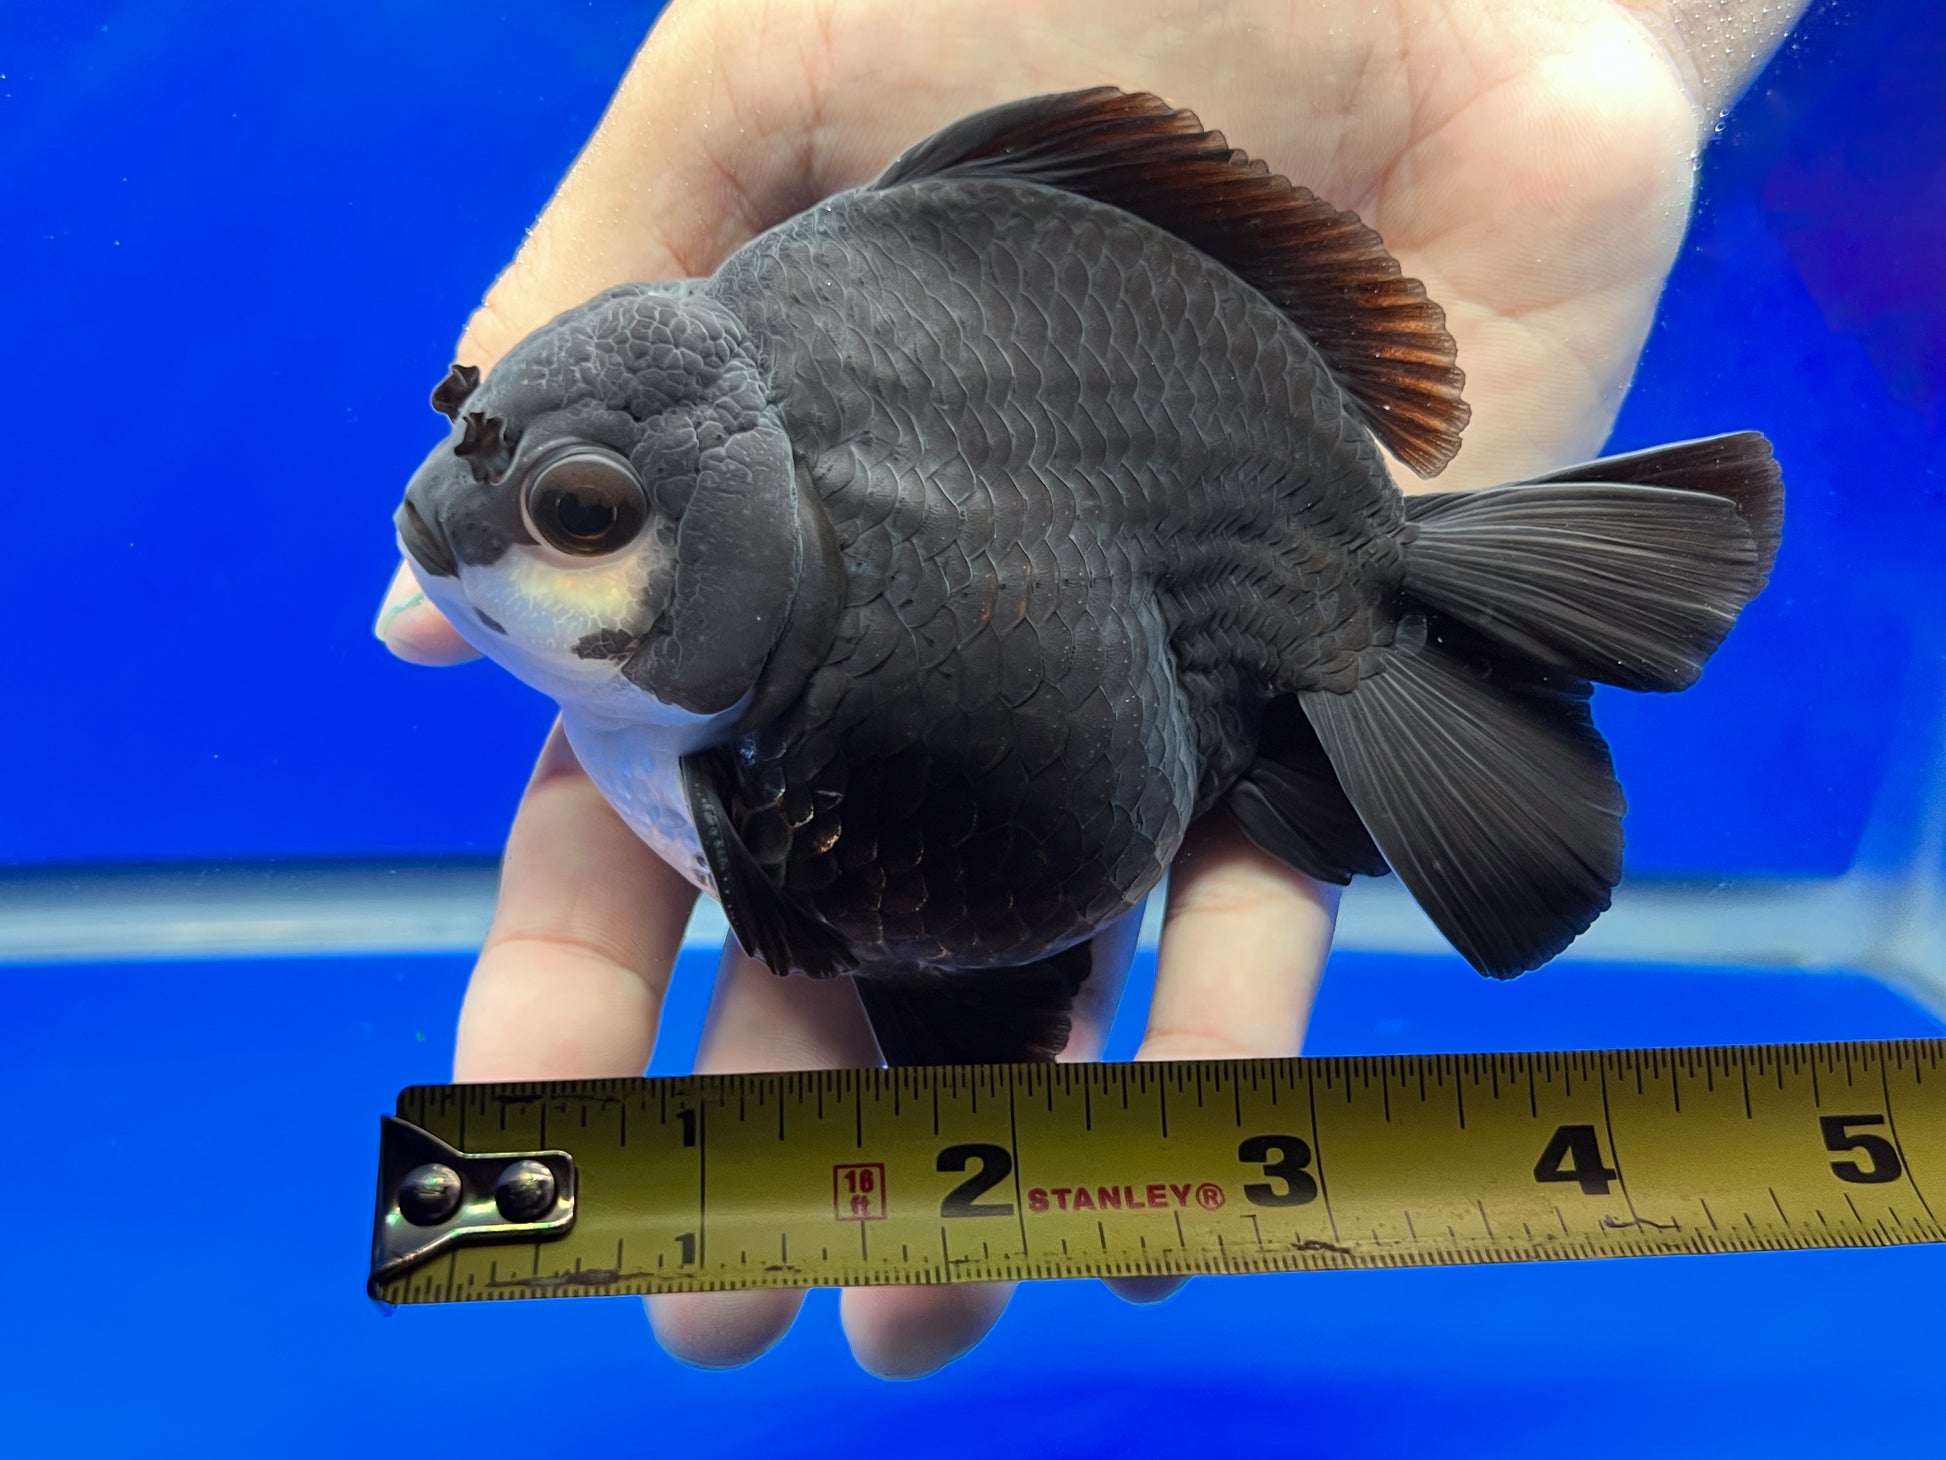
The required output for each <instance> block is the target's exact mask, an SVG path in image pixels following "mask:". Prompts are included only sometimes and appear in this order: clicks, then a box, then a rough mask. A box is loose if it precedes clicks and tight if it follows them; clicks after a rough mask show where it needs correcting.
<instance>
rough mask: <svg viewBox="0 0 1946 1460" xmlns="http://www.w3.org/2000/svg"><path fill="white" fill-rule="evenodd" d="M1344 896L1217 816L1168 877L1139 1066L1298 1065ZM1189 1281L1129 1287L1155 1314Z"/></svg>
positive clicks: (1131, 1281)
mask: <svg viewBox="0 0 1946 1460" xmlns="http://www.w3.org/2000/svg"><path fill="white" fill-rule="evenodd" d="M1337 911H1338V889H1337V888H1335V887H1332V886H1330V885H1329V884H1327V883H1323V882H1319V881H1316V880H1315V879H1313V878H1310V877H1306V876H1305V875H1304V874H1303V873H1301V872H1297V871H1294V870H1292V869H1291V868H1290V867H1288V866H1286V865H1285V864H1284V863H1282V862H1280V861H1278V860H1277V859H1276V858H1275V857H1272V856H1270V855H1269V854H1268V853H1266V852H1263V851H1261V850H1259V849H1258V848H1257V847H1256V846H1255V845H1254V844H1253V843H1252V842H1251V841H1250V840H1249V839H1248V838H1247V837H1245V836H1244V835H1243V833H1242V832H1240V831H1238V830H1237V828H1236V826H1235V825H1234V823H1232V822H1231V821H1230V820H1229V818H1227V817H1222V816H1207V817H1204V818H1203V820H1202V821H1201V822H1199V823H1198V824H1197V825H1196V827H1195V828H1193V829H1192V831H1191V833H1190V837H1189V840H1188V841H1187V842H1185V843H1184V846H1183V850H1182V852H1181V854H1180V855H1179V856H1178V857H1177V859H1176V864H1175V867H1174V869H1173V870H1172V871H1171V873H1170V877H1169V905H1168V908H1167V911H1166V914H1165V916H1164V919H1163V923H1162V946H1161V948H1160V950H1159V951H1158V954H1157V959H1156V974H1155V994H1154V996H1153V998H1152V999H1151V1000H1150V1003H1149V1023H1148V1030H1147V1032H1146V1034H1145V1035H1144V1037H1143V1040H1142V1045H1141V1047H1140V1048H1139V1049H1138V1050H1137V1051H1136V1054H1135V1057H1136V1058H1137V1059H1138V1060H1174V1059H1250V1058H1265V1057H1267V1058H1280V1057H1286V1056H1290V1055H1294V1054H1296V1053H1297V1052H1298V1050H1299V1049H1300V1048H1302V1047H1303V1043H1304V1028H1305V1025H1306V1023H1307V1022H1308V1020H1309V1018H1310V1013H1311V1005H1312V1002H1313V1001H1314V1000H1315V999H1316V997H1317V991H1318V980H1319V978H1320V977H1321V976H1322V974H1323V972H1324V963H1325V955H1326V954H1327V953H1328V952H1329V951H1330V947H1331V932H1332V928H1333V926H1334V924H1335V922H1336V920H1337ZM1184 1281H1185V1279H1182V1278H1119V1279H1112V1280H1110V1282H1109V1284H1108V1285H1109V1287H1110V1288H1111V1289H1113V1290H1114V1291H1115V1292H1116V1293H1117V1294H1118V1295H1119V1296H1121V1297H1123V1298H1125V1299H1127V1300H1128V1301H1130V1302H1133V1303H1154V1302H1159V1301H1161V1300H1162V1299H1163V1298H1166V1297H1168V1296H1169V1295H1170V1294H1172V1293H1174V1292H1175V1291H1177V1290H1178V1289H1179V1288H1181V1287H1182V1285H1183V1283H1184Z"/></svg>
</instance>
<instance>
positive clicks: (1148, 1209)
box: [370, 1039, 1946, 1304]
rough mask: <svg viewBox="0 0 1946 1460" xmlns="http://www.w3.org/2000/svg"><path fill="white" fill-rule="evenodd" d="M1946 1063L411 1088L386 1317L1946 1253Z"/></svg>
mask: <svg viewBox="0 0 1946 1460" xmlns="http://www.w3.org/2000/svg"><path fill="white" fill-rule="evenodd" d="M1941 1214H1946V1039H1931V1040H1898V1041H1889V1042H1882V1043H1845V1044H1816V1045H1758V1046H1748V1047H1720V1048H1706V1049H1660V1050H1621V1051H1609V1052H1603V1053H1553V1054H1486V1055H1459V1056H1454V1055H1405V1056H1384V1057H1377V1056H1374V1057H1365V1058H1357V1057H1354V1058H1336V1059H1291V1060H1241V1061H1184V1062H1179V1063H1167V1064H1070V1065H1046V1064H1034V1065H1025V1064H1022V1065H978V1066H942V1067H936V1068H902V1069H893V1070H832V1071H816V1072H805V1073H793V1074H774V1075H717V1076H685V1077H681V1078H675V1079H652V1080H651V1079H637V1080H596V1081H583V1082H567V1083H550V1084H525V1085H521V1084H505V1085H440V1086H416V1087H413V1088H410V1089H407V1090H404V1091H402V1092H401V1093H400V1095H399V1099H398V1107H397V1115H396V1116H395V1117H385V1118H384V1119H383V1121H382V1132H381V1140H380V1151H379V1190H378V1211H377V1221H376V1226H375V1232H374V1239H373V1254H372V1273H371V1282H370V1292H371V1294H372V1296H373V1297H374V1298H377V1299H379V1300H381V1301H382V1302H385V1303H388V1304H394V1303H438V1302H454V1301H465V1300H474V1299H492V1298H535V1297H575V1296H589V1295H595V1294H612V1293H658V1292H697V1291H712V1290H723V1289H733V1288H758V1287H827V1286H860V1285H867V1284H876V1283H951V1282H977V1281H986V1280H990V1279H1007V1278H1016V1279H1018V1278H1062V1277H1104V1276H1130V1275H1162V1274H1172V1273H1173V1274H1189V1273H1243V1272H1280V1271H1290V1270H1295V1269H1317V1268H1367V1267H1408V1266H1418V1265H1425V1264H1434V1263H1465V1262H1525V1261H1536V1260H1546V1259H1556V1258H1586V1257H1624V1256H1645V1255H1659V1254H1677V1253H1702V1252H1744V1251H1753V1250H1772V1251H1775V1250H1783V1249H1789V1248H1808V1247H1878V1246H1888V1245H1895V1244H1902V1243H1912V1242H1938V1241H1941V1240H1946V1227H1942V1224H1941V1221H1940V1216H1941Z"/></svg>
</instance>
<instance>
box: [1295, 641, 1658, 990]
mask: <svg viewBox="0 0 1946 1460" xmlns="http://www.w3.org/2000/svg"><path fill="white" fill-rule="evenodd" d="M1416 638H1417V636H1415V635H1410V634H1407V635H1402V636H1401V639H1400V641H1399V642H1398V643H1397V644H1395V645H1394V646H1393V647H1392V648H1391V649H1388V650H1386V651H1385V653H1384V656H1383V658H1382V660H1381V662H1380V663H1379V665H1378V666H1377V667H1376V668H1375V669H1374V670H1373V671H1372V672H1370V673H1368V674H1367V675H1366V676H1365V677H1364V678H1363V679H1361V680H1360V681H1359V683H1358V685H1357V687H1356V688H1355V689H1353V690H1351V691H1350V692H1349V693H1345V694H1335V693H1330V692H1327V691H1315V692H1311V693H1307V694H1305V695H1303V696H1302V697H1301V703H1302V705H1303V707H1304V712H1305V714H1306V715H1307V716H1308V717H1309V719H1310V721H1311V723H1312V724H1313V725H1314V726H1316V727H1317V732H1318V740H1319V742H1320V743H1321V744H1322V745H1323V746H1324V749H1325V753H1326V754H1327V755H1329V756H1330V758H1331V764H1332V765H1333V766H1334V767H1335V768H1336V770H1337V772H1338V776H1339V779H1340V780H1341V781H1342V782H1343V784H1344V788H1345V793H1346V795H1347V796H1348V797H1349V798H1350V800H1351V803H1352V805H1353V806H1355V807H1357V809H1358V814H1359V817H1360V819H1361V820H1362V821H1363V822H1364V824H1365V825H1366V827H1367V828H1368V829H1369V830H1370V831H1371V834H1372V840H1373V841H1374V842H1375V843H1376V844H1377V846H1378V849H1379V851H1380V852H1382V853H1383V854H1384V856H1385V860H1386V861H1387V862H1389V863H1390V864H1391V867H1392V870H1393V871H1394V872H1396V873H1397V874H1398V876H1399V880H1400V881H1401V882H1403V883H1404V884H1405V886H1406V889H1407V890H1408V891H1410V892H1411V893H1412V895H1413V897H1414V898H1415V899H1416V900H1417V901H1418V903H1419V905H1420V907H1422V908H1424V909H1425V911H1426V914H1427V916H1428V917H1430V918H1431V919H1432V921H1433V923H1434V924H1435V925H1436V926H1437V927H1438V928H1439V930H1440V932H1441V933H1443V934H1445V936H1446V938H1447V939H1448V940H1449V941H1450V942H1451V943H1452V945H1453V946H1454V948H1456V949H1457V950H1458V951H1459V952H1460V954H1461V955H1462V956H1463V957H1465V958H1466V960H1467V961H1468V962H1469V963H1471V964H1472V965H1473V966H1474V967H1475V968H1477V969H1479V970H1480V972H1482V973H1485V974H1490V975H1492V976H1493V977H1495V978H1511V977H1512V976H1514V975H1515V974H1518V973H1523V972H1525V971H1526V970H1528V969H1530V968H1536V967H1538V966H1539V965H1541V964H1543V963H1545V962H1546V961H1547V960H1548V959H1550V958H1552V957H1553V956H1554V955H1555V954H1557V953H1559V952H1560V951H1561V950H1562V949H1563V948H1565V947H1567V945H1568V944H1569V943H1571V942H1573V941H1574V939H1575V938H1577V937H1578V936H1580V934H1581V933H1582V932H1584V931H1585V930H1586V929H1587V927H1588V925H1589V924H1590V923H1592V922H1593V921H1594V920H1595V918H1596V917H1598V916H1599V915H1600V914H1601V913H1602V912H1603V911H1604V910H1605V909H1606V908H1607V907H1608V903H1609V894H1610V892H1611V891H1612V889H1613V888H1614V885H1615V883H1616V882H1617V881H1618V880H1619V879H1620V877H1621V870H1622V825H1621V822H1622V811H1623V799H1622V791H1621V787H1620V786H1619V785H1617V784H1616V781H1615V773H1614V767H1613V764H1612V762H1611V761H1610V758H1609V754H1608V746H1607V744H1606V743H1605V742H1604V741H1603V740H1602V738H1601V735H1600V733H1599V732H1597V731H1596V729H1595V727H1594V722H1593V721H1592V720H1591V719H1590V717H1589V714H1588V702H1587V701H1588V684H1587V681H1586V680H1581V679H1576V678H1574V677H1572V676H1568V675H1562V674H1558V673H1550V672H1549V671H1547V670H1545V669H1543V668H1541V667H1539V666H1533V665H1524V664H1522V663H1520V662H1519V661H1517V660H1514V659H1511V658H1508V657H1505V656H1498V657H1496V656H1495V654H1494V650H1493V646H1492V645H1490V644H1489V643H1487V642H1486V641H1485V640H1481V639H1477V638H1475V637H1474V636H1471V635H1468V634H1467V633H1466V631H1464V630H1461V629H1458V628H1457V627H1456V626H1442V627H1438V628H1436V629H1435V630H1434V632H1433V633H1432V635H1431V636H1429V637H1427V638H1424V639H1417V641H1416V642H1415V639H1416ZM1442 640H1443V641H1445V643H1447V644H1451V643H1463V644H1464V645H1465V647H1466V652H1465V653H1464V654H1463V656H1462V655H1460V654H1455V653H1453V652H1450V650H1449V649H1448V648H1447V647H1444V645H1443V644H1442Z"/></svg>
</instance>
